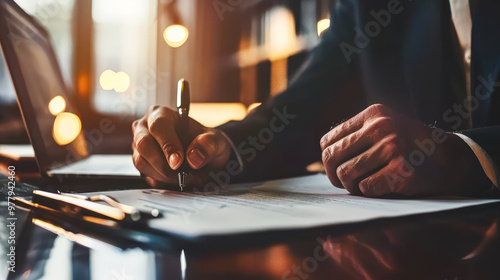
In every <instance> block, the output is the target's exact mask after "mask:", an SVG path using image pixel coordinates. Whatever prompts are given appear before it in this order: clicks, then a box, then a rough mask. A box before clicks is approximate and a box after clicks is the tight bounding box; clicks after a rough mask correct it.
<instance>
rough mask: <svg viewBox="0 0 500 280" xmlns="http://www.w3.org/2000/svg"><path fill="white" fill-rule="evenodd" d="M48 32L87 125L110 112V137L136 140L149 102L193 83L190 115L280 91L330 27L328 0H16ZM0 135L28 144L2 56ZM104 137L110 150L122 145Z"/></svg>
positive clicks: (224, 116) (239, 112)
mask: <svg viewBox="0 0 500 280" xmlns="http://www.w3.org/2000/svg"><path fill="white" fill-rule="evenodd" d="M16 2H17V3H18V4H19V5H20V6H21V7H22V8H23V9H24V10H25V11H26V12H27V13H29V14H30V15H32V16H33V17H35V18H36V19H37V20H38V21H39V22H40V23H42V25H43V26H45V27H46V28H47V30H48V31H49V32H50V34H51V36H52V39H53V45H54V48H55V49H56V53H57V56H58V59H59V64H60V66H61V69H62V72H63V76H64V79H65V81H66V83H67V85H68V89H69V90H70V91H71V92H72V93H73V97H74V101H75V102H76V104H77V105H78V107H79V108H78V109H79V112H80V114H81V119H82V124H83V127H84V129H85V128H86V129H92V127H96V126H97V125H98V122H99V120H101V119H102V118H103V117H109V118H111V119H112V120H113V121H114V122H115V123H116V124H118V126H117V128H118V129H117V130H116V133H114V134H113V135H112V136H109V137H108V139H106V141H107V142H109V143H113V145H112V146H113V147H115V148H116V149H118V150H120V149H121V148H120V143H123V146H124V147H125V146H126V147H127V148H130V147H129V143H130V139H131V137H132V136H131V131H130V124H131V122H132V121H133V120H135V119H137V118H139V117H140V116H142V115H143V114H144V113H145V112H146V110H147V108H148V107H149V106H150V105H154V104H160V105H163V106H169V107H171V108H174V107H175V105H174V104H175V90H176V82H177V80H178V79H180V78H185V79H187V80H188V81H190V83H191V94H192V101H193V106H192V111H191V116H192V117H194V118H195V119H197V120H198V121H200V122H201V123H203V124H204V125H206V126H217V125H219V124H222V123H224V122H226V121H228V120H239V119H242V118H244V117H245V115H246V114H247V113H248V112H249V111H250V110H251V109H252V108H254V107H255V106H258V105H259V104H260V103H261V102H263V101H264V100H266V99H267V98H268V97H270V96H272V95H275V94H278V93H280V92H281V91H282V90H283V89H285V88H286V87H287V84H288V82H289V81H290V79H291V77H292V76H293V75H294V73H295V72H296V71H297V70H298V68H299V67H300V65H301V64H302V63H303V62H304V60H305V59H306V58H307V55H308V51H309V50H310V49H311V48H313V47H314V46H315V45H316V44H317V43H318V42H319V40H320V35H321V33H322V32H323V31H324V30H325V29H326V28H328V27H329V25H330V22H329V8H330V5H333V4H332V3H333V2H334V1H330V0H287V1H285V0H282V1H279V0H278V1H271V0H245V1H244V0H210V1H195V0H95V1H94V0H92V1H91V0H17V1H16ZM0 143H17V144H19V143H29V142H28V138H27V136H26V134H25V132H24V127H23V125H22V122H21V121H20V114H19V110H18V108H17V104H16V101H15V93H14V90H13V88H12V84H11V82H10V77H9V74H8V71H7V69H6V68H5V63H4V61H3V59H2V58H1V57H0ZM107 146H108V145H103V146H102V147H103V150H104V149H105V151H95V152H116V151H113V150H110V149H109V148H107Z"/></svg>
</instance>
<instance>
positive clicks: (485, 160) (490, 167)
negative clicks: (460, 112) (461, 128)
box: [454, 133, 498, 188]
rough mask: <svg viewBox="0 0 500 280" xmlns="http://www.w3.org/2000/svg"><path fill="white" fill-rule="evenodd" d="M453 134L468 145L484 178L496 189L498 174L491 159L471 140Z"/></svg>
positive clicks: (458, 134)
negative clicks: (484, 175)
mask: <svg viewBox="0 0 500 280" xmlns="http://www.w3.org/2000/svg"><path fill="white" fill-rule="evenodd" d="M454 134H455V135H457V136H458V137H460V138H462V140H464V141H465V143H467V145H469V147H470V148H471V149H472V151H473V152H474V154H475V155H476V157H477V159H478V160H479V163H480V164H481V167H482V168H483V170H484V173H486V176H488V178H489V179H490V180H491V182H492V183H493V184H494V185H495V186H496V187H497V188H498V176H497V175H498V174H497V173H496V169H495V165H494V163H493V160H492V159H491V157H490V156H489V155H488V154H487V153H486V151H485V150H483V148H481V146H479V145H478V144H477V143H476V142H475V141H474V140H472V139H471V138H469V137H467V136H465V135H463V134H460V133H454Z"/></svg>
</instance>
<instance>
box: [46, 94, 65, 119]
mask: <svg viewBox="0 0 500 280" xmlns="http://www.w3.org/2000/svg"><path fill="white" fill-rule="evenodd" d="M65 109H66V100H64V97H62V96H60V95H58V96H56V97H54V98H52V100H50V102H49V111H50V113H51V114H52V115H54V116H57V114H59V113H62V112H64V110H65Z"/></svg>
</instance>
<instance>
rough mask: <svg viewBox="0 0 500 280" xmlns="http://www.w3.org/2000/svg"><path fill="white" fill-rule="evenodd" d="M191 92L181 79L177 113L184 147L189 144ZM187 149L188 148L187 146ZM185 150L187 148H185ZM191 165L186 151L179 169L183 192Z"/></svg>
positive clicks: (179, 131) (180, 185)
mask: <svg viewBox="0 0 500 280" xmlns="http://www.w3.org/2000/svg"><path fill="white" fill-rule="evenodd" d="M190 102H191V101H190V92H189V83H188V82H187V81H186V80H184V79H180V80H179V82H178V83H177V112H178V113H179V120H178V123H177V134H178V135H179V140H180V141H181V144H182V145H183V147H184V146H186V145H188V144H189V142H188V140H189V126H188V124H189V103H190ZM186 148H187V146H186ZM184 149H185V148H184ZM188 170H189V165H188V163H187V157H186V151H184V161H183V162H182V165H181V166H180V167H179V173H178V174H177V176H178V177H179V187H180V188H181V191H183V190H184V188H185V187H186V181H187V175H188Z"/></svg>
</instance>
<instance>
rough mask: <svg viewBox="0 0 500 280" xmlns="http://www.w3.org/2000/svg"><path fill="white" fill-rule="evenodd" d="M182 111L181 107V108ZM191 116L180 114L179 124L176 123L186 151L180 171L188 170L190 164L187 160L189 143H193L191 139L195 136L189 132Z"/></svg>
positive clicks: (178, 134)
mask: <svg viewBox="0 0 500 280" xmlns="http://www.w3.org/2000/svg"><path fill="white" fill-rule="evenodd" d="M179 112H180V109H179ZM188 124H189V117H188V115H187V114H179V118H178V119H177V125H176V132H177V136H178V137H179V140H180V142H181V145H182V149H183V153H184V161H183V162H182V165H181V167H180V168H179V171H184V172H186V171H187V170H188V168H189V164H188V163H187V160H186V152H187V148H188V146H189V144H191V141H192V139H193V137H191V136H190V134H189V125H188Z"/></svg>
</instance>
